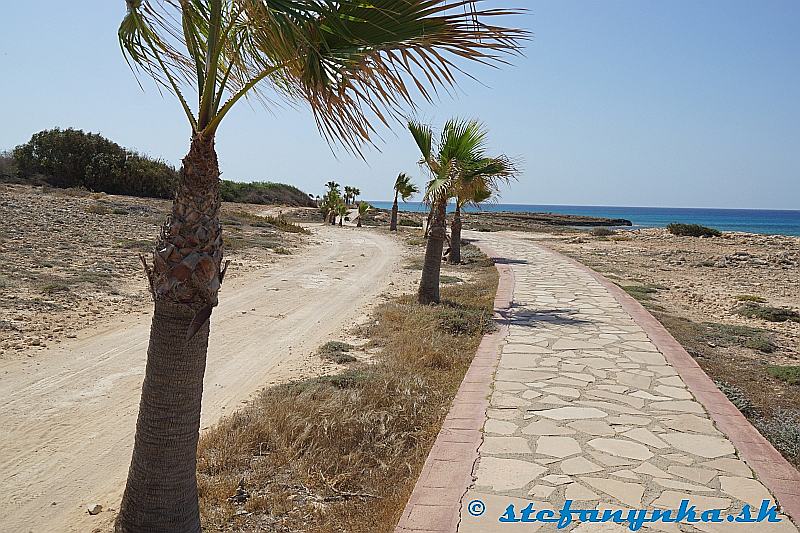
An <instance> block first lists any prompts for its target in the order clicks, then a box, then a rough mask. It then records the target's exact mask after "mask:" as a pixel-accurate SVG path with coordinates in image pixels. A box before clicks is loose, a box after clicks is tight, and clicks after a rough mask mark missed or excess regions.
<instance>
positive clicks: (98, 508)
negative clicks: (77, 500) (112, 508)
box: [53, 502, 103, 516]
mask: <svg viewBox="0 0 800 533" xmlns="http://www.w3.org/2000/svg"><path fill="white" fill-rule="evenodd" d="M53 503H55V502H53ZM86 511H87V512H88V513H89V514H90V515H92V516H94V515H96V514H100V513H101V512H103V506H102V505H100V504H99V503H93V504H91V505H89V506H88V507H86Z"/></svg>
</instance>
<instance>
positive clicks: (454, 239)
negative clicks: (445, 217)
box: [448, 203, 461, 265]
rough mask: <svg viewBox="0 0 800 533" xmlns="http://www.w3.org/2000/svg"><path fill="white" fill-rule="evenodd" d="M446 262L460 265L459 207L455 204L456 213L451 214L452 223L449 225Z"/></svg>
mask: <svg viewBox="0 0 800 533" xmlns="http://www.w3.org/2000/svg"><path fill="white" fill-rule="evenodd" d="M448 261H449V262H450V264H451V265H458V264H459V263H461V207H460V206H459V205H458V203H456V212H455V213H454V214H453V222H451V223H450V256H449V257H448Z"/></svg>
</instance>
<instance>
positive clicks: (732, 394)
mask: <svg viewBox="0 0 800 533" xmlns="http://www.w3.org/2000/svg"><path fill="white" fill-rule="evenodd" d="M714 383H715V384H716V385H717V388H718V389H719V390H720V391H722V393H723V394H724V395H725V396H727V398H728V399H729V400H730V401H731V403H732V404H733V405H734V407H736V408H737V409H738V410H739V411H741V412H742V414H743V415H745V416H747V415H753V414H755V412H756V410H755V406H754V405H753V402H751V401H750V399H749V398H747V395H746V394H745V393H744V391H743V390H742V389H740V388H739V387H736V386H734V385H731V384H730V383H727V382H724V381H715V382H714Z"/></svg>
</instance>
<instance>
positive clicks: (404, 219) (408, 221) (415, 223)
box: [397, 216, 422, 228]
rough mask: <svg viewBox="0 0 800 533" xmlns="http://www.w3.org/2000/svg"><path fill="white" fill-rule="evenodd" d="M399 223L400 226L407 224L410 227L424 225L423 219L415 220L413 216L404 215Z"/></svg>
mask: <svg viewBox="0 0 800 533" xmlns="http://www.w3.org/2000/svg"><path fill="white" fill-rule="evenodd" d="M397 224H398V225H400V226H406V227H409V228H421V227H422V221H420V220H415V219H413V218H408V217H402V216H401V217H400V221H399V222H398V223H397Z"/></svg>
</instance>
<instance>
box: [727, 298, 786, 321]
mask: <svg viewBox="0 0 800 533" xmlns="http://www.w3.org/2000/svg"><path fill="white" fill-rule="evenodd" d="M734 312H735V313H736V314H738V315H741V316H744V317H747V318H759V319H761V320H767V321H769V322H787V321H792V322H800V313H798V312H797V311H794V310H792V309H786V308H785V307H770V306H767V305H759V304H757V303H754V302H747V303H744V304H742V305H740V306H739V307H737V308H736V309H735V310H734Z"/></svg>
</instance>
